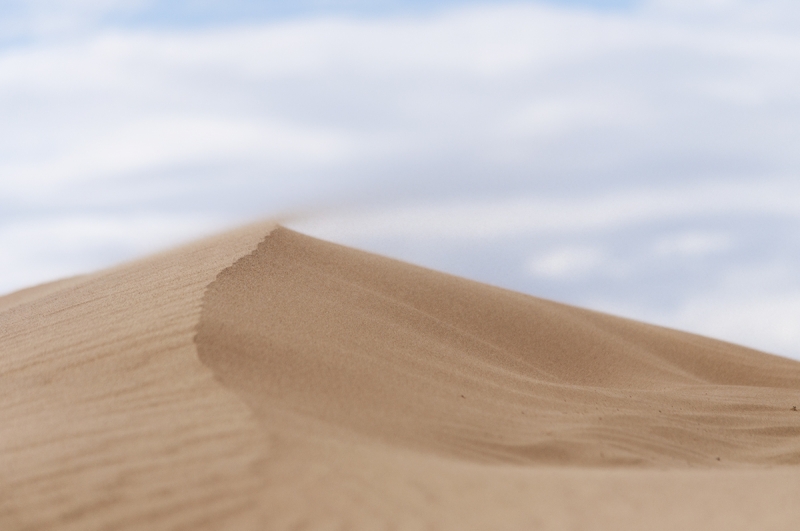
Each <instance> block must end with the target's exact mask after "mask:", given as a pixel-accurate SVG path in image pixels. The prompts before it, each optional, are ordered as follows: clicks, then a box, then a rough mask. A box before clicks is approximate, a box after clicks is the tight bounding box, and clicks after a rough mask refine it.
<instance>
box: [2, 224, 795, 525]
mask: <svg viewBox="0 0 800 531" xmlns="http://www.w3.org/2000/svg"><path fill="white" fill-rule="evenodd" d="M0 345H1V346H2V347H1V348H2V350H1V351H0V386H1V388H2V389H4V390H5V393H3V395H2V398H0V435H1V437H0V528H2V529H9V530H22V529H76V530H77V529H81V530H85V529H243V530H246V529H331V528H339V529H498V528H502V529H598V530H600V529H645V528H646V529H676V528H678V529H726V530H730V529H753V528H758V529H776V530H777V529H794V526H795V525H796V522H797V521H800V509H798V508H797V504H796V499H797V496H798V494H800V474H798V471H800V469H798V467H796V466H794V465H795V464H797V463H798V461H800V412H797V411H794V409H793V407H795V406H796V407H798V408H800V392H799V391H800V385H798V384H800V363H797V362H795V361H792V360H787V359H783V358H779V357H776V356H771V355H769V354H765V353H761V352H757V351H753V350H750V349H746V348H743V347H739V346H736V345H731V344H727V343H723V342H720V341H715V340H711V339H708V338H703V337H699V336H695V335H691V334H686V333H682V332H678V331H674V330H668V329H664V328H660V327H656V326H652V325H647V324H643V323H638V322H635V321H630V320H626V319H621V318H617V317H613V316H609V315H604V314H601V313H597V312H592V311H588V310H583V309H579V308H574V307H570V306H566V305H563V304H558V303H555V302H551V301H546V300H542V299H537V298H535V297H530V296H526V295H522V294H518V293H514V292H510V291H506V290H502V289H499V288H495V287H491V286H486V285H482V284H479V283H475V282H471V281H467V280H464V279H460V278H456V277H452V276H449V275H445V274H442V273H437V272H434V271H430V270H426V269H424V268H419V267H416V266H411V265H409V264H404V263H401V262H397V261H394V260H390V259H387V258H383V257H379V256H376V255H371V254H369V253H364V252H361V251H357V250H354V249H348V248H345V247H342V246H338V245H335V244H331V243H328V242H323V241H320V240H316V239H314V238H311V237H308V236H304V235H301V234H298V233H296V232H293V231H290V230H288V229H285V228H283V227H277V226H276V225H275V224H274V223H262V224H257V225H254V226H251V227H246V228H243V229H240V230H238V231H233V232H231V233H228V234H225V235H221V236H219V237H215V238H210V239H207V240H203V241H200V242H197V243H195V244H192V245H189V246H185V247H183V248H180V249H176V250H174V251H170V252H167V253H162V254H160V255H157V256H153V257H151V258H148V259H145V260H140V261H137V262H134V263H131V264H126V265H123V266H120V267H117V268H113V269H111V270H108V271H103V272H99V273H96V274H93V275H87V276H84V277H79V278H75V279H68V280H66V281H62V282H61V283H55V284H51V285H49V286H43V287H40V288H34V289H31V290H27V291H25V292H23V293H18V294H12V295H11V296H7V297H0Z"/></svg>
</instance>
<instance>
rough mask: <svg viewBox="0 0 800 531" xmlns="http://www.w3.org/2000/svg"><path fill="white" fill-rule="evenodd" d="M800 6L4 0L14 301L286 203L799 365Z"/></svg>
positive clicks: (635, 1) (2, 257)
mask: <svg viewBox="0 0 800 531" xmlns="http://www.w3.org/2000/svg"><path fill="white" fill-rule="evenodd" d="M799 28H800V3H797V2H796V1H795V2H793V1H789V0H757V1H748V0H607V1H604V0H561V1H559V0H550V1H527V2H525V1H521V2H497V1H495V2H489V1H478V0H476V1H466V0H436V1H422V0H385V1H380V0H376V1H366V0H363V1H359V0H350V1H348V0H329V1H323V0H317V1H315V0H305V1H302V0H301V1H297V0H295V1H289V0H286V1H256V0H174V1H164V0H6V1H4V2H2V4H0V293H7V292H10V291H13V290H16V289H20V288H23V287H26V286H29V285H33V284H36V283H41V282H45V281H49V280H53V279H56V278H59V277H64V276H68V275H74V274H79V273H84V272H90V271H92V270H95V269H98V268H102V267H106V266H109V265H113V264H116V263H119V262H121V261H124V260H128V259H131V258H135V257H137V256H141V255H143V254H146V253H149V252H153V251H156V250H159V249H163V248H165V247H169V246H171V245H174V244H177V243H180V242H183V241H185V240H190V239H192V238H195V237H199V236H202V235H205V234H210V233H213V232H218V231H221V230H224V229H226V228H228V227H232V226H235V225H238V224H241V223H245V222H248V221H252V220H256V219H261V218H267V217H271V216H275V215H282V216H288V217H286V219H287V220H288V221H287V224H288V225H289V226H290V227H292V228H295V229H296V230H300V231H303V232H306V233H308V234H311V235H315V236H318V237H322V238H326V239H329V240H333V241H337V242H341V243H344V244H347V245H351V246H356V247H359V248H363V249H367V250H372V251H376V252H379V253H382V254H385V255H389V256H393V257H397V258H401V259H404V260H407V261H410V262H413V263H417V264H421V265H424V266H427V267H432V268H435V269H438V270H442V271H447V272H450V273H454V274H458V275H461V276H465V277H469V278H472V279H476V280H480V281H483V282H488V283H491V284H495V285H498V286H502V287H506V288H510V289H514V290H518V291H523V292H526V293H530V294H533V295H537V296H540V297H546V298H550V299H555V300H558V301H563V302H567V303H571V304H576V305H580V306H584V307H589V308H593V309H597V310H602V311H606V312H611V313H614V314H618V315H624V316H629V317H633V318H635V319H639V320H644V321H648V322H653V323H657V324H662V325H666V326H670V327H675V328H679V329H683V330H689V331H693V332H698V333H701V334H705V335H710V336H712V337H716V338H721V339H725V340H728V341H733V342H737V343H742V344H745V345H748V346H751V347H755V348H759V349H762V350H766V351H770V352H774V353H778V354H782V355H786V356H790V357H795V358H798V359H800V178H798V177H800V150H799V149H798V145H800V126H799V125H800V90H798V87H800V29H799Z"/></svg>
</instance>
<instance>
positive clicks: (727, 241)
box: [653, 231, 733, 257]
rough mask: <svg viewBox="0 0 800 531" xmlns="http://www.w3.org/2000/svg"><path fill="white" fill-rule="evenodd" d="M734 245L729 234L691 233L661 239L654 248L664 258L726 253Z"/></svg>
mask: <svg viewBox="0 0 800 531" xmlns="http://www.w3.org/2000/svg"><path fill="white" fill-rule="evenodd" d="M732 245H733V242H732V238H731V236H730V235H729V234H725V233H720V232H710V231H689V232H683V233H679V234H670V235H668V236H665V237H662V238H660V239H659V240H658V241H657V242H656V243H655V245H654V246H653V247H654V249H653V250H654V251H655V253H656V254H657V255H659V256H662V257H668V256H674V255H681V256H705V255H709V254H714V253H719V252H722V251H726V250H728V249H730V248H731V247H732Z"/></svg>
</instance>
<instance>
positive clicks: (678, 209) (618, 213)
mask: <svg viewBox="0 0 800 531" xmlns="http://www.w3.org/2000/svg"><path fill="white" fill-rule="evenodd" d="M799 194H800V182H795V181H794V180H791V179H783V180H764V181H762V182H744V183H728V182H725V181H720V182H716V183H714V182H711V183H703V184H697V185H682V186H672V187H663V188H660V189H659V188H655V187H652V188H645V189H640V190H622V191H619V192H616V193H601V194H596V195H590V196H584V197H569V196H568V197H564V196H559V195H556V196H551V197H542V196H539V197H536V196H527V197H526V196H522V197H502V198H497V199H486V200H469V201H445V202H441V203H428V204H412V205H407V206H396V207H391V208H376V209H371V210H370V209H363V210H353V211H341V212H335V211H334V212H332V213H329V214H327V215H319V216H316V217H308V218H305V219H298V220H297V221H295V222H294V225H295V226H296V227H298V228H300V229H302V230H304V231H307V232H309V233H313V234H316V235H319V236H320V237H324V238H332V239H340V240H355V239H367V238H392V237H395V238H396V237H404V238H415V239H436V238H449V239H466V240H474V239H480V238H484V239H486V238H503V237H509V236H516V235H520V234H558V233H562V234H563V233H593V232H599V231H605V230H610V229H615V228H620V227H624V226H631V225H635V224H644V223H654V222H660V221H675V220H680V219H691V218H693V217H695V218H696V217H706V216H721V215H726V214H728V215H730V214H738V215H770V216H781V217H784V218H791V219H796V218H800V203H798V202H797V201H796V199H795V198H796V197H798V196H800V195H799ZM724 240H725V237H723V236H720V235H712V234H710V233H697V234H688V235H679V236H678V237H677V240H675V241H668V240H666V241H664V242H661V243H659V244H657V249H656V250H657V251H659V249H660V251H659V252H670V251H675V250H681V249H682V250H683V251H684V252H690V251H691V250H692V249H694V250H696V251H697V250H699V249H700V248H701V247H704V246H705V247H707V248H709V250H713V249H718V250H721V249H722V248H724V245H726V244H725V243H724Z"/></svg>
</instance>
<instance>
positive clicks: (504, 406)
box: [196, 228, 800, 466]
mask: <svg viewBox="0 0 800 531" xmlns="http://www.w3.org/2000/svg"><path fill="white" fill-rule="evenodd" d="M196 342H197V348H198V353H199V356H200V359H201V360H202V361H203V362H204V363H206V364H207V365H208V366H209V367H211V368H212V369H213V370H214V372H215V373H216V374H217V376H218V377H219V379H220V381H221V382H222V383H223V384H225V385H226V386H228V387H230V388H231V389H234V390H236V391H237V392H238V393H239V394H240V395H241V396H242V398H243V399H244V400H245V401H246V402H247V403H248V404H249V405H250V406H251V407H252V408H253V410H254V411H256V413H257V414H258V415H259V416H261V417H262V418H264V419H265V420H267V421H268V420H269V419H270V415H273V414H275V412H276V411H281V412H283V413H286V412H291V413H293V414H296V415H297V416H302V417H306V418H308V419H309V420H311V419H313V420H315V421H317V424H316V428H317V429H318V428H320V426H322V425H325V424H327V425H328V427H330V428H336V429H338V430H339V431H342V430H345V431H349V432H352V433H353V434H354V435H358V436H360V437H367V438H370V439H373V440H375V441H380V442H382V443H386V444H392V445H401V446H404V447H408V448H411V449H415V450H419V451H430V452H434V453H437V454H441V455H445V456H451V457H458V458H464V459H470V460H475V461H479V462H509V463H519V464H537V463H550V464H559V465H598V466H605V465H631V466H633V465H635V466H688V465H693V466H721V465H722V466H724V465H734V464H754V465H759V464H774V463H797V462H800V413H798V412H795V411H793V410H792V407H793V406H796V405H800V396H798V393H797V390H798V384H799V383H800V363H797V362H793V361H790V360H786V359H782V358H778V357H775V356H771V355H768V354H763V353H760V352H755V351H752V350H748V349H745V348H742V347H737V346H734V345H730V344H725V343H721V342H718V341H713V340H710V339H706V338H702V337H698V336H694V335H690V334H686V333H681V332H677V331H674V330H667V329H663V328H659V327H655V326H650V325H646V324H642V323H636V322H632V321H628V320H624V319H620V318H616V317H611V316H608V315H603V314H599V313H595V312H591V311H587V310H582V309H578V308H574V307H569V306H565V305H562V304H557V303H554V302H550V301H545V300H541V299H537V298H534V297H529V296H525V295H521V294H519V293H514V292H510V291H506V290H502V289H498V288H494V287H491V286H487V285H483V284H479V283H476V282H471V281H468V280H464V279H460V278H456V277H452V276H449V275H445V274H441V273H437V272H434V271H429V270H426V269H423V268H419V267H415V266H411V265H408V264H404V263H401V262H397V261H394V260H390V259H387V258H383V257H379V256H375V255H370V254H368V253H364V252H359V251H356V250H353V249H347V248H344V247H341V246H338V245H335V244H331V243H327V242H323V241H319V240H316V239H313V238H310V237H308V236H303V235H301V234H298V233H295V232H292V231H290V230H287V229H285V228H278V229H276V230H275V231H274V232H273V233H272V234H271V236H270V237H269V238H267V239H266V240H265V241H264V242H263V243H261V245H259V247H258V249H257V250H256V251H255V252H254V253H252V254H251V255H249V256H247V257H245V258H242V259H241V260H239V261H238V262H237V263H236V264H235V265H233V266H232V267H230V268H228V269H227V270H225V271H224V272H223V273H221V274H220V275H219V276H218V277H217V279H216V280H215V282H214V283H213V284H212V285H211V286H210V288H209V290H208V291H207V293H206V295H205V298H204V306H203V313H202V318H201V322H200V325H199V327H198V334H197V337H196ZM718 458H719V459H718Z"/></svg>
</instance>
